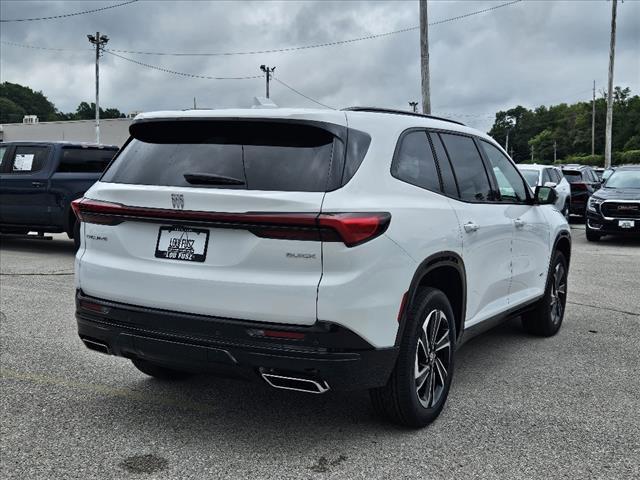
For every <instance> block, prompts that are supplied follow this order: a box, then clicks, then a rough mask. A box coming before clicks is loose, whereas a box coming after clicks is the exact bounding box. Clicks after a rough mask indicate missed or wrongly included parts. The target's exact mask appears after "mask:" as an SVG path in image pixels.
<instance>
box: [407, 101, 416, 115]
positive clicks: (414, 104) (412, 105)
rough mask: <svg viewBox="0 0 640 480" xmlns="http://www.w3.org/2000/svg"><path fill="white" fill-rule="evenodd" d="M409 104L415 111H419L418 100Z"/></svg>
mask: <svg viewBox="0 0 640 480" xmlns="http://www.w3.org/2000/svg"><path fill="white" fill-rule="evenodd" d="M409 106H410V107H411V110H413V112H414V113H417V112H418V102H409Z"/></svg>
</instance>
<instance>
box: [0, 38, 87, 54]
mask: <svg viewBox="0 0 640 480" xmlns="http://www.w3.org/2000/svg"><path fill="white" fill-rule="evenodd" d="M0 43H2V44H4V45H9V46H11V47H20V48H31V49H34V50H49V51H52V52H93V49H92V48H52V47H41V46H39V45H26V44H24V43H16V42H8V41H6V40H0Z"/></svg>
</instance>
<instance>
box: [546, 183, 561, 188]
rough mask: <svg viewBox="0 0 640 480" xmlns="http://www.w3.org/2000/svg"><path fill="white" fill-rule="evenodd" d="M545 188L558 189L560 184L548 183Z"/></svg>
mask: <svg viewBox="0 0 640 480" xmlns="http://www.w3.org/2000/svg"><path fill="white" fill-rule="evenodd" d="M544 186H545V187H549V188H556V187H557V186H558V184H557V183H556V182H546V183H545V184H544Z"/></svg>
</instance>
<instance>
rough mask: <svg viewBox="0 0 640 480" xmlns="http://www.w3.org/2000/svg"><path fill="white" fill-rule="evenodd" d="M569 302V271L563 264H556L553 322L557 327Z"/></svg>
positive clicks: (553, 287) (552, 300)
mask: <svg viewBox="0 0 640 480" xmlns="http://www.w3.org/2000/svg"><path fill="white" fill-rule="evenodd" d="M566 300H567V271H566V269H565V268H564V265H563V264H562V263H561V262H558V263H557V264H556V268H555V269H554V271H553V279H552V280H551V302H550V308H551V321H552V322H553V324H554V325H557V324H558V323H560V321H561V320H562V315H563V313H564V306H565V302H566Z"/></svg>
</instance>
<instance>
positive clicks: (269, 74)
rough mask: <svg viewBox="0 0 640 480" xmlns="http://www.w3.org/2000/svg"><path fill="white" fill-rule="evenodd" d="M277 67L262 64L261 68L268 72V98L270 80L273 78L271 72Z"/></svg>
mask: <svg viewBox="0 0 640 480" xmlns="http://www.w3.org/2000/svg"><path fill="white" fill-rule="evenodd" d="M275 69H276V67H271V68H269V67H267V66H266V65H260V70H262V71H263V72H264V73H265V74H266V79H267V98H269V80H271V74H273V71H274V70H275Z"/></svg>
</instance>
